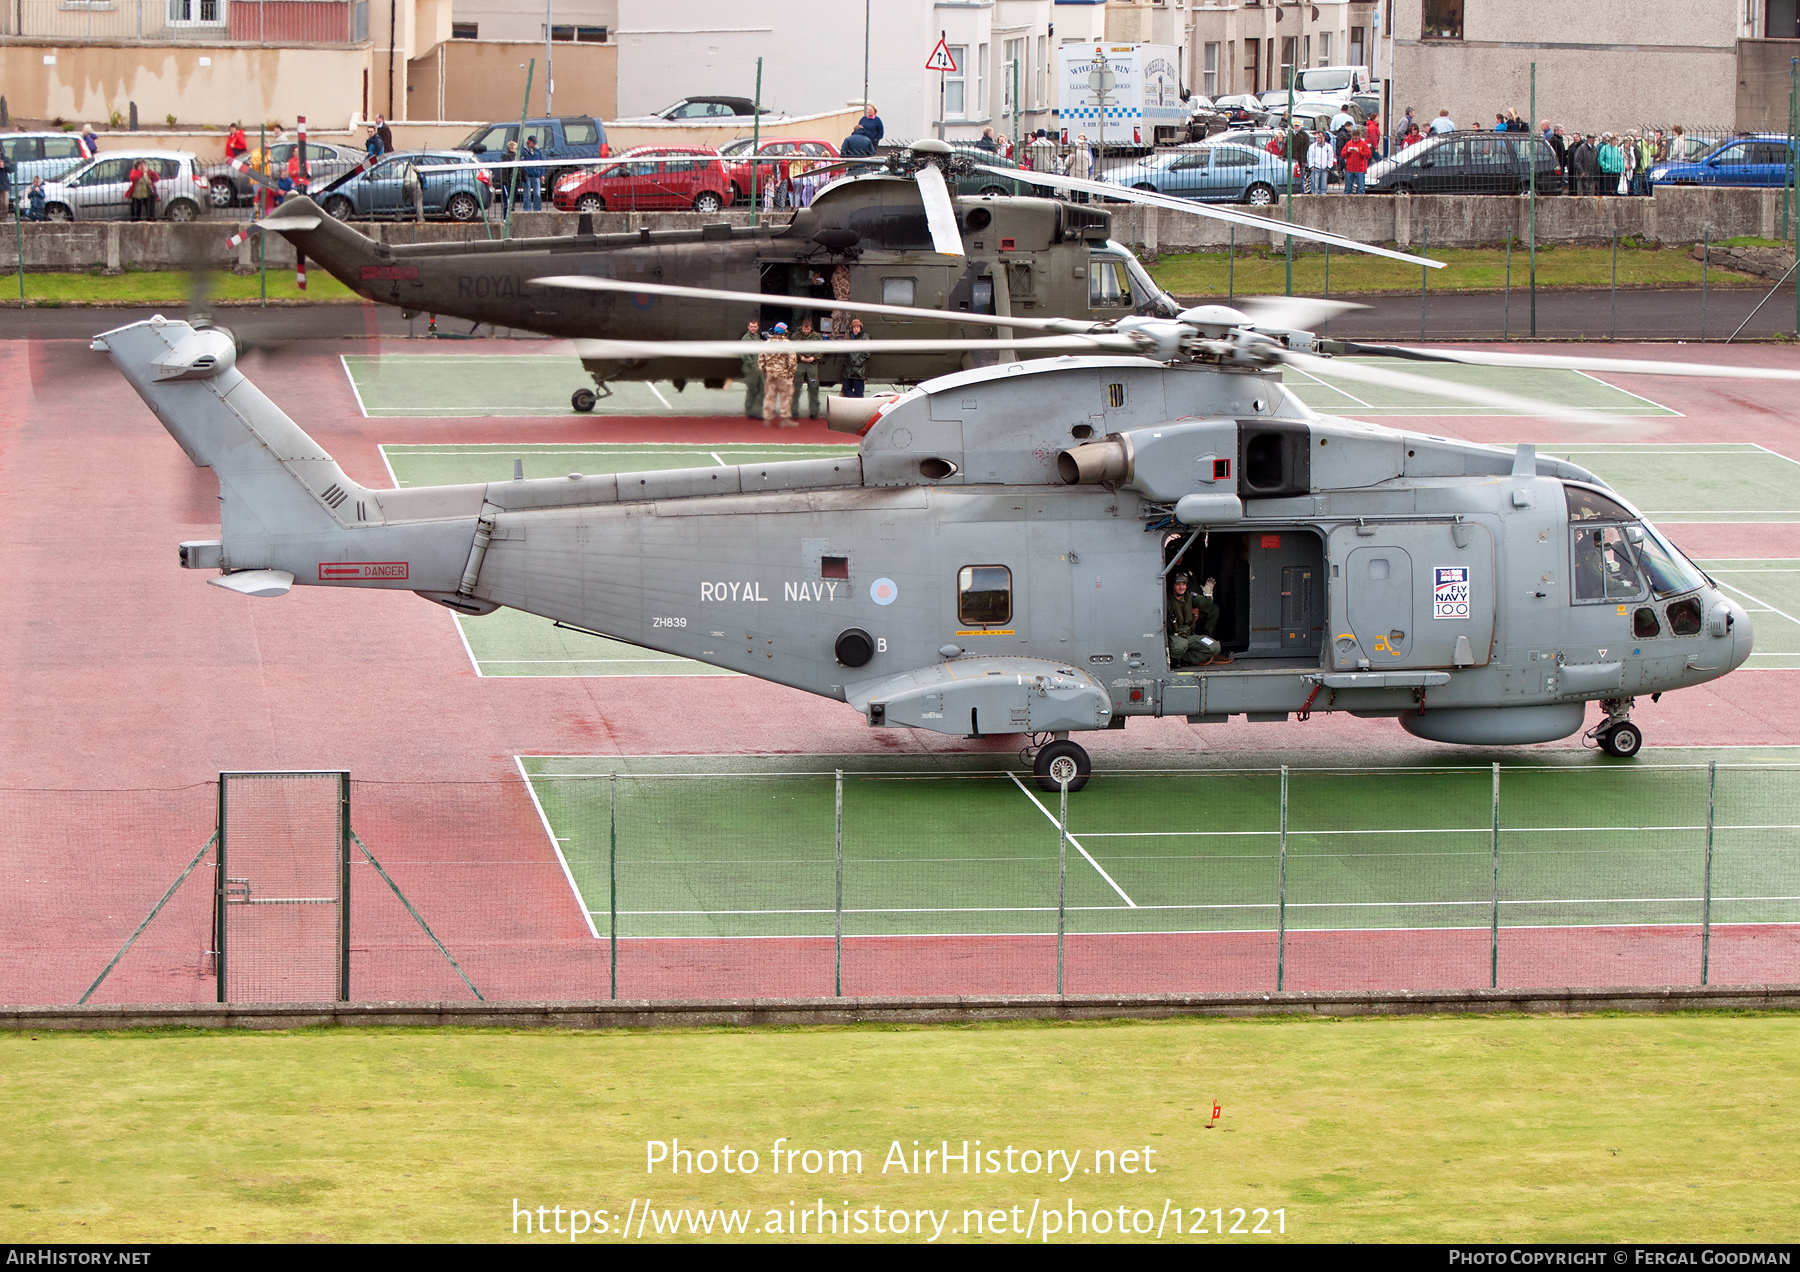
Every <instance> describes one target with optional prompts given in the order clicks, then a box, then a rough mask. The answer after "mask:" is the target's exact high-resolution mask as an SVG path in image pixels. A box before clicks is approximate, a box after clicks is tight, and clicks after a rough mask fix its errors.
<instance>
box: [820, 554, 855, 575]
mask: <svg viewBox="0 0 1800 1272" xmlns="http://www.w3.org/2000/svg"><path fill="white" fill-rule="evenodd" d="M819 577H820V578H822V579H847V578H849V577H850V558H849V557H847V556H822V557H820V558H819Z"/></svg>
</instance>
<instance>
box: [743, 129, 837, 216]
mask: <svg viewBox="0 0 1800 1272" xmlns="http://www.w3.org/2000/svg"><path fill="white" fill-rule="evenodd" d="M751 145H752V139H751V138H749V137H739V138H738V139H737V140H735V141H728V142H726V143H725V144H724V145H723V146H720V147H719V157H720V159H721V160H723V161H724V164H725V175H726V177H727V179H729V180H730V182H731V199H732V202H734V203H735V202H737V201H739V200H741V199H748V198H749V197H750V147H751ZM756 153H757V154H758V155H760V156H761V157H762V158H764V159H789V158H792V159H836V158H837V157H838V148H837V147H836V146H834V145H832V143H830V142H829V141H824V140H821V139H820V138H817V137H765V138H764V139H763V140H762V141H761V143H760V144H758V145H757V150H756ZM761 167H762V173H761V175H759V176H758V177H757V179H756V181H757V186H756V188H757V189H759V190H760V189H761V188H762V186H763V183H764V182H766V181H767V180H768V176H769V173H770V172H771V171H773V170H774V169H775V167H776V165H774V164H768V163H765V164H762V165H761Z"/></svg>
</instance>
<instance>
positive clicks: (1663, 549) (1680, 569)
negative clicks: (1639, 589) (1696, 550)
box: [1637, 526, 1706, 596]
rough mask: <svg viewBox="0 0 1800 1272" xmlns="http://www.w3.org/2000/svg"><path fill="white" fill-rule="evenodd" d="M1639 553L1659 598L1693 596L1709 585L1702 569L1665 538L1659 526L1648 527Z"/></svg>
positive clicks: (1645, 529) (1638, 548)
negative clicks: (1693, 593) (1679, 593)
mask: <svg viewBox="0 0 1800 1272" xmlns="http://www.w3.org/2000/svg"><path fill="white" fill-rule="evenodd" d="M1637 550H1638V557H1639V559H1641V560H1642V561H1643V563H1644V573H1646V574H1648V575H1649V576H1650V586H1651V588H1652V589H1653V590H1654V591H1655V592H1656V594H1657V595H1658V596H1674V595H1675V594H1676V593H1677V592H1691V591H1693V590H1694V589H1695V588H1697V587H1699V586H1700V585H1701V584H1703V583H1705V582H1706V576H1705V575H1704V574H1702V573H1700V570H1699V568H1698V567H1696V566H1695V565H1694V563H1693V562H1692V561H1690V560H1688V559H1687V558H1686V557H1685V556H1683V555H1682V554H1681V550H1680V549H1679V548H1677V547H1675V545H1674V544H1672V543H1670V542H1669V541H1668V540H1667V539H1665V538H1663V537H1662V533H1661V532H1660V531H1658V530H1657V529H1656V527H1655V526H1645V527H1644V537H1643V538H1642V539H1641V540H1639V541H1638V544H1637Z"/></svg>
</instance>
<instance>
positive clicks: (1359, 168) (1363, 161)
mask: <svg viewBox="0 0 1800 1272" xmlns="http://www.w3.org/2000/svg"><path fill="white" fill-rule="evenodd" d="M1338 161H1339V162H1340V163H1342V164H1343V165H1344V193H1345V194H1365V193H1367V184H1366V183H1367V181H1368V177H1369V139H1368V137H1367V136H1366V135H1365V130H1363V129H1361V128H1353V129H1351V130H1350V140H1349V141H1346V142H1345V143H1344V148H1343V150H1341V151H1339V152H1338Z"/></svg>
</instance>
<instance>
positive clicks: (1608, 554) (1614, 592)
mask: <svg viewBox="0 0 1800 1272" xmlns="http://www.w3.org/2000/svg"><path fill="white" fill-rule="evenodd" d="M1571 537H1572V538H1573V540H1574V544H1573V550H1574V570H1573V578H1574V580H1575V599H1576V600H1577V601H1632V600H1636V599H1637V598H1638V597H1640V596H1642V595H1643V594H1644V580H1643V576H1642V575H1641V574H1640V573H1638V567H1637V561H1636V559H1635V558H1634V557H1633V556H1632V555H1631V549H1630V548H1629V547H1628V546H1626V543H1625V531H1624V528H1623V527H1620V526H1594V527H1588V526H1583V527H1581V528H1580V529H1578V530H1576V531H1574V532H1573V534H1572V536H1571Z"/></svg>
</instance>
